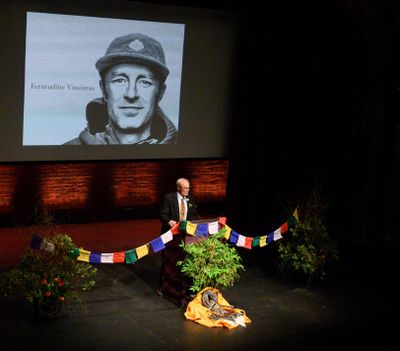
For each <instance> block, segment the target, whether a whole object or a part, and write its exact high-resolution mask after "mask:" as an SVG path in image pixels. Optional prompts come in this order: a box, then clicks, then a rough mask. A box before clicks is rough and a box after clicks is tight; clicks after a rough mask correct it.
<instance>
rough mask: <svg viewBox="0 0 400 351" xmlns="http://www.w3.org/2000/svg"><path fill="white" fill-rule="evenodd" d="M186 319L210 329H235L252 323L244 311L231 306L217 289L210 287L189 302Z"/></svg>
mask: <svg viewBox="0 0 400 351" xmlns="http://www.w3.org/2000/svg"><path fill="white" fill-rule="evenodd" d="M185 318H186V319H187V320H191V321H193V322H196V323H199V324H201V325H204V326H206V327H209V328H213V327H226V328H228V329H233V328H236V327H238V326H242V327H246V323H251V320H250V318H249V317H247V315H246V312H245V311H244V310H242V309H239V308H235V307H233V306H231V305H230V304H229V303H228V301H226V300H225V298H224V297H223V296H222V294H221V293H220V292H219V291H218V290H217V289H215V288H210V287H207V288H205V289H203V290H202V291H200V292H199V293H198V294H197V295H196V297H195V298H194V299H193V300H192V301H191V302H189V304H188V306H187V308H186V311H185Z"/></svg>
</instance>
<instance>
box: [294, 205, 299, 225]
mask: <svg viewBox="0 0 400 351" xmlns="http://www.w3.org/2000/svg"><path fill="white" fill-rule="evenodd" d="M293 217H294V218H296V221H297V222H299V213H298V212H297V208H296V209H295V210H294V212H293Z"/></svg>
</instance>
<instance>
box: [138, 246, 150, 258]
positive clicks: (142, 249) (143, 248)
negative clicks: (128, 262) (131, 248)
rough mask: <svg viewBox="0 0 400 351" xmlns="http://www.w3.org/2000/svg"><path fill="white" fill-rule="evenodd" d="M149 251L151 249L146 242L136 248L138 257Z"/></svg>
mask: <svg viewBox="0 0 400 351" xmlns="http://www.w3.org/2000/svg"><path fill="white" fill-rule="evenodd" d="M148 253H149V249H148V247H147V244H144V245H142V246H139V247H137V248H136V255H137V258H138V259H139V258H142V257H143V256H146V255H147V254H148Z"/></svg>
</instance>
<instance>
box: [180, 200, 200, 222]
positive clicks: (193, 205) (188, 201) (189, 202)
mask: <svg viewBox="0 0 400 351" xmlns="http://www.w3.org/2000/svg"><path fill="white" fill-rule="evenodd" d="M183 199H184V200H185V201H186V203H187V206H188V209H191V208H193V210H194V213H195V215H196V217H197V218H200V215H199V214H198V213H197V205H196V204H194V203H192V202H191V201H190V199H189V198H188V197H184V198H183Z"/></svg>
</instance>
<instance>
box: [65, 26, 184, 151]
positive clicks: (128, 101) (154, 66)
mask: <svg viewBox="0 0 400 351" xmlns="http://www.w3.org/2000/svg"><path fill="white" fill-rule="evenodd" d="M96 68H97V70H98V71H99V74H100V77H101V79H100V88H101V91H102V93H103V97H102V98H98V99H95V100H92V101H91V102H89V104H88V105H87V107H86V119H87V121H88V126H87V127H86V128H85V129H84V130H83V131H82V132H81V133H80V134H79V137H77V138H75V139H72V140H70V141H68V142H66V143H65V144H64V145H107V144H171V143H175V142H176V139H177V130H176V127H175V125H174V124H173V123H172V122H171V120H170V119H169V118H168V117H167V116H166V115H165V114H164V113H163V111H162V110H161V108H160V107H159V102H160V101H161V99H162V97H163V94H164V91H165V88H166V84H165V80H166V78H167V76H168V74H169V70H168V68H167V67H166V65H165V56H164V51H163V48H162V46H161V44H160V43H159V42H158V41H156V40H155V39H153V38H150V37H149V36H147V35H144V34H141V33H132V34H128V35H125V36H121V37H118V38H116V39H114V40H113V41H112V42H111V44H110V46H109V47H108V49H107V51H106V53H105V55H104V56H103V57H101V58H100V59H99V60H98V61H97V62H96Z"/></svg>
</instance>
